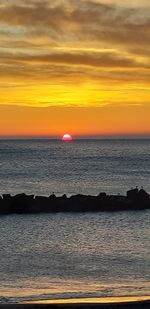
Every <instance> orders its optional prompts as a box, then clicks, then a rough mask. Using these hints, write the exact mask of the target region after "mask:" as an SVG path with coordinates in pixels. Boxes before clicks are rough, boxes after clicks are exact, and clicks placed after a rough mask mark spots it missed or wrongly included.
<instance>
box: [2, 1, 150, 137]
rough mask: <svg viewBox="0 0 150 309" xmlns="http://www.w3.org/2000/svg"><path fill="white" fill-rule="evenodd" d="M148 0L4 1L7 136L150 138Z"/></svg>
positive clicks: (4, 130)
mask: <svg viewBox="0 0 150 309" xmlns="http://www.w3.org/2000/svg"><path fill="white" fill-rule="evenodd" d="M149 55H150V1H149V0H124V1H122V0H55V1H53V0H21V1H20V0H0V116H1V117H0V136H61V135H63V134H64V133H70V134H72V135H74V136H81V135H84V136H86V135H88V136H89V135H94V136H97V135H98V136H103V135H104V136H105V135H140V136H150V121H149V118H150V56H149Z"/></svg>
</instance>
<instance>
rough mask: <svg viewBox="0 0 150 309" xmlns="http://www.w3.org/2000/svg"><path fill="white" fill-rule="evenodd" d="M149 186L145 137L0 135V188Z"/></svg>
mask: <svg viewBox="0 0 150 309" xmlns="http://www.w3.org/2000/svg"><path fill="white" fill-rule="evenodd" d="M131 186H139V187H140V186H144V188H145V189H146V190H148V191H149V192H150V139H146V140H142V139H141V140H74V141H72V142H62V141H59V140H5V141H4V140H0V190H1V193H11V194H16V193H20V192H26V193H28V194H36V195H37V194H42V195H50V194H51V193H52V192H54V193H55V194H57V195H61V194H64V193H66V194H68V195H70V194H77V193H84V194H94V195H97V194H98V193H99V192H100V191H105V192H107V193H110V194H114V193H115V194H117V193H121V194H125V192H126V190H128V189H129V188H130V187H131Z"/></svg>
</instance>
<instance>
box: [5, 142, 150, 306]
mask: <svg viewBox="0 0 150 309" xmlns="http://www.w3.org/2000/svg"><path fill="white" fill-rule="evenodd" d="M149 180H150V140H95V141H94V140H88V141H87V140H81V141H73V142H70V143H63V142H61V141H52V140H22V141H21V140H5V141H4V140H0V190H1V193H11V194H16V193H20V192H26V193H28V194H42V195H49V194H51V193H52V192H55V194H57V195H60V194H64V193H66V194H68V195H70V194H76V193H85V194H94V195H96V194H98V193H99V192H100V191H105V192H107V193H112V194H113V193H115V194H116V193H118V192H120V193H123V194H124V193H125V192H126V190H128V189H129V188H130V187H131V186H136V185H138V186H144V188H145V189H146V190H147V191H148V192H150V181H149ZM149 222H150V211H141V212H122V213H121V212H116V213H99V214H92V213H88V214H55V215H52V214H46V215H44V214H39V215H24V216H21V215H12V216H1V217H0V301H1V302H8V301H10V302H13V301H14V302H19V301H21V300H34V299H36V300H37V299H52V298H53V299H54V298H55V299H56V298H66V297H109V296H110V297H111V296H132V295H133V296H135V295H136V296H137V295H138V296H141V295H144V296H145V295H150V288H149V287H150V245H149V243H150V242H149V240H150V237H149V236H150V227H149Z"/></svg>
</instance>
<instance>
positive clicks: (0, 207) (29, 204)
mask: <svg viewBox="0 0 150 309" xmlns="http://www.w3.org/2000/svg"><path fill="white" fill-rule="evenodd" d="M143 209H150V195H149V194H148V193H147V192H146V191H145V190H144V189H140V190H138V189H137V188H135V189H131V190H129V191H127V196H122V195H107V194H106V193H105V192H101V193H100V194H99V195H98V196H92V195H84V194H77V195H73V196H71V197H67V196H66V195H65V194H64V195H62V196H59V197H56V196H55V195H54V194H52V195H50V196H49V197H45V196H36V197H35V198H34V195H26V194H24V193H21V194H17V195H15V196H11V195H10V194H4V195H3V196H2V197H0V214H1V215H2V214H11V213H17V214H20V213H21V214H22V213H39V212H44V213H56V212H88V211H90V212H96V211H97V212H98V211H124V210H143Z"/></svg>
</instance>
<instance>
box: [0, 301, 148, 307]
mask: <svg viewBox="0 0 150 309" xmlns="http://www.w3.org/2000/svg"><path fill="white" fill-rule="evenodd" d="M76 308H77V309H85V308H86V309H99V308H100V309H105V308H106V309H149V308H150V300H149V301H135V302H125V303H122V302H121V303H105V304H102V303H99V304H95V303H90V304H0V309H76Z"/></svg>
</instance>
